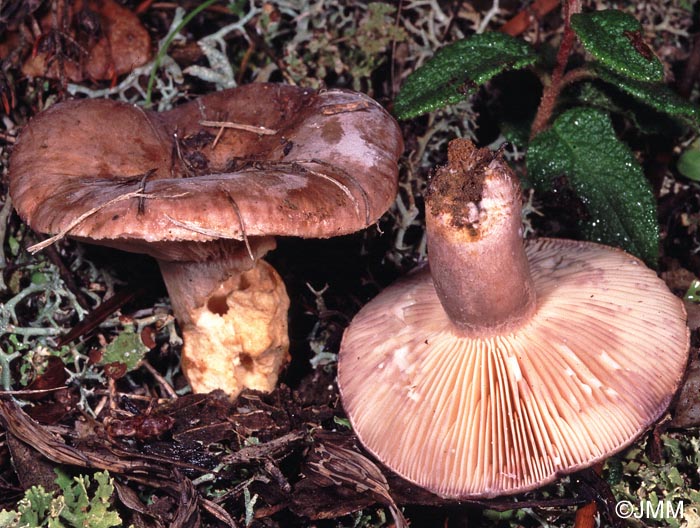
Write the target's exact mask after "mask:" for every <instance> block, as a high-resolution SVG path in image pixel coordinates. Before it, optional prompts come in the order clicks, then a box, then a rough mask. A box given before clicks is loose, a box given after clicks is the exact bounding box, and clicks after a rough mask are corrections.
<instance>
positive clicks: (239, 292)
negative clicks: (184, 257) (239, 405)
mask: <svg viewBox="0 0 700 528" xmlns="http://www.w3.org/2000/svg"><path fill="white" fill-rule="evenodd" d="M251 246H252V251H253V254H254V256H255V259H251V258H250V256H249V254H248V248H246V246H245V245H243V244H242V243H241V244H237V245H235V246H234V249H233V250H231V251H228V252H226V253H225V254H224V255H223V256H220V257H219V258H216V259H212V260H208V261H205V262H196V261H194V262H174V261H167V260H159V261H158V263H159V264H160V269H161V272H162V274H163V279H164V280H165V284H166V286H167V288H168V293H169V295H170V300H171V303H172V306H173V312H174V313H175V317H176V318H177V320H178V322H179V323H180V326H181V329H182V334H183V338H184V346H183V349H182V370H183V373H184V374H185V376H186V377H187V379H188V381H189V382H190V385H192V390H193V391H194V392H209V391H212V390H215V389H222V390H224V391H225V392H227V393H228V394H229V395H230V396H231V397H234V398H235V397H236V396H237V395H238V393H239V392H240V391H241V390H242V389H244V388H250V389H254V390H261V391H271V390H272V389H273V388H274V386H275V384H276V383H277V377H278V374H279V371H280V370H281V368H282V366H283V365H284V364H285V363H286V362H287V359H288V349H289V338H288V336H287V310H288V308H289V298H288V297H287V292H286V290H285V287H284V283H283V282H282V279H281V278H280V276H279V275H278V274H277V272H276V271H275V270H274V268H273V267H272V266H270V265H269V264H268V263H267V262H265V261H263V260H261V259H260V258H259V257H261V256H262V255H264V254H265V253H266V252H267V251H268V250H269V249H272V248H274V240H273V239H272V238H257V239H253V240H252V241H251Z"/></svg>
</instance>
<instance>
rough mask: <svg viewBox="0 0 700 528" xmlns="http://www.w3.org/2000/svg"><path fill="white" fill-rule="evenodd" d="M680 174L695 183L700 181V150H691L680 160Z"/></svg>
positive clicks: (696, 148)
mask: <svg viewBox="0 0 700 528" xmlns="http://www.w3.org/2000/svg"><path fill="white" fill-rule="evenodd" d="M677 167H678V172H680V173H681V174H682V175H683V176H685V177H686V178H688V179H689V180H693V181H700V149H698V147H697V146H695V148H690V149H688V150H686V151H685V152H683V154H681V157H680V158H678V165H677Z"/></svg>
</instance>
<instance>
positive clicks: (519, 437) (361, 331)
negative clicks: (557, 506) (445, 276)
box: [338, 239, 689, 498]
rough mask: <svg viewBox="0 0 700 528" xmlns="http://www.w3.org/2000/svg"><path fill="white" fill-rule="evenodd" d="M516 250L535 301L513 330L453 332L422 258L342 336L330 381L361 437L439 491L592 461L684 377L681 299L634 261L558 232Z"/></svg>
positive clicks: (492, 487) (459, 491) (624, 437)
mask: <svg viewBox="0 0 700 528" xmlns="http://www.w3.org/2000/svg"><path fill="white" fill-rule="evenodd" d="M526 252H527V255H528V258H529V262H530V269H531V274H532V279H533V283H534V287H535V291H536V294H537V299H538V301H537V308H536V311H535V313H534V315H533V316H532V318H531V320H530V321H529V322H527V323H526V324H525V325H523V326H522V327H521V328H519V329H517V330H515V331H513V332H510V333H508V334H506V335H494V336H491V337H482V338H470V337H460V336H459V335H457V334H456V333H455V327H454V325H453V324H452V323H451V321H450V320H449V318H448V317H447V315H446V313H445V311H444V309H443V308H442V305H441V304H440V301H439V299H438V297H437V294H436V292H435V288H434V286H433V282H432V279H431V277H430V273H429V271H428V269H427V268H423V269H422V270H421V271H418V272H417V273H413V274H412V275H410V276H409V277H407V278H405V279H404V280H402V281H399V282H398V283H396V284H395V285H393V286H391V287H389V288H388V289H386V290H385V291H384V292H382V293H381V294H380V295H378V296H377V297H376V298H375V299H374V300H373V301H371V302H370V303H369V304H368V305H366V306H365V307H364V308H363V309H362V310H361V311H360V312H359V313H358V315H357V316H356V317H355V319H353V322H352V325H351V326H350V327H349V328H348V330H347V331H346V334H345V336H344V339H343V344H342V348H341V351H340V361H339V366H338V383H339V386H340V388H341V393H342V397H343V404H344V406H345V409H346V410H347V412H348V415H349V416H350V418H351V421H352V424H353V426H354V429H355V430H356V432H357V434H358V436H359V437H360V439H361V441H362V443H363V444H364V445H365V446H366V447H367V448H368V449H369V450H370V451H371V452H373V453H374V454H375V455H376V456H377V457H378V458H379V459H380V460H382V461H383V462H384V463H385V464H386V465H387V466H389V467H390V468H391V469H393V470H394V471H396V472H397V473H398V474H400V475H401V476H403V477H405V478H406V479H408V480H410V481H412V482H414V483H416V484H418V485H420V486H422V487H425V488H427V489H429V490H431V491H433V492H435V493H437V494H439V495H441V496H445V497H455V498H467V497H492V496H496V495H502V494H507V493H516V492H522V491H526V490H530V489H533V488H536V487H539V486H541V485H542V484H544V483H547V482H549V481H551V480H553V479H555V478H556V477H557V475H560V474H562V473H569V472H572V471H575V470H577V469H579V468H582V467H585V466H589V465H591V464H593V463H595V462H596V461H598V460H601V459H603V458H605V457H607V456H609V455H610V454H612V453H614V452H616V451H619V450H620V449H622V448H624V447H625V446H627V445H629V444H630V443H631V442H632V441H633V440H634V439H635V438H636V437H637V436H638V435H639V434H640V433H641V432H642V431H644V429H646V428H647V427H648V426H649V425H650V424H652V423H653V422H654V421H655V420H656V419H657V418H658V417H659V416H660V415H661V414H662V413H663V411H664V410H665V409H666V407H667V406H668V404H669V402H670V400H671V397H672V396H673V393H674V391H675V390H676V387H677V386H678V384H679V382H680V380H681V377H682V375H683V371H684V368H685V365H686V361H687V350H688V339H689V337H688V329H687V327H686V326H685V313H684V310H683V305H682V303H681V301H680V299H678V298H677V297H675V296H674V295H673V294H671V293H670V292H669V291H668V289H667V288H666V286H665V284H664V283H663V282H662V281H661V280H660V279H659V278H658V277H657V276H656V274H655V273H654V272H653V271H652V270H650V269H648V268H646V266H644V264H643V263H642V262H640V261H639V260H637V259H636V258H634V257H632V256H630V255H628V254H626V253H624V252H622V251H619V250H615V249H611V248H608V247H605V246H601V245H597V244H593V243H584V242H574V241H567V240H553V239H541V240H536V241H534V242H531V243H529V244H528V245H527V247H526ZM378 329H381V331H378ZM388 409H390V411H388Z"/></svg>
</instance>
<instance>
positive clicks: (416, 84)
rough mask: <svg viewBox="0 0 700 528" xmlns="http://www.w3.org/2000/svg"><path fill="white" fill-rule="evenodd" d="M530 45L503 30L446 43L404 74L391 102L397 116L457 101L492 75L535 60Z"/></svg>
mask: <svg viewBox="0 0 700 528" xmlns="http://www.w3.org/2000/svg"><path fill="white" fill-rule="evenodd" d="M536 58H537V57H536V56H535V54H534V52H533V51H532V49H531V48H530V47H529V46H528V45H527V44H526V43H525V42H522V41H520V40H517V39H515V38H513V37H510V36H508V35H505V34H503V33H497V32H493V33H482V34H479V35H474V36H472V37H470V38H468V39H464V40H459V41H457V42H453V43H452V44H448V45H447V46H445V47H444V48H442V49H440V50H438V52H437V53H436V54H435V55H434V56H433V57H432V58H431V59H429V60H428V61H427V62H426V63H425V64H423V66H421V67H420V68H418V69H417V70H416V71H415V72H413V73H412V74H411V75H409V76H408V78H407V79H406V82H405V83H404V85H403V86H402V87H401V91H400V92H399V95H398V96H397V97H396V101H395V102H394V112H395V114H396V116H397V117H398V118H399V119H410V118H412V117H416V116H418V115H421V114H424V113H426V112H430V111H432V110H436V109H437V108H442V107H445V106H448V105H450V104H454V103H458V102H459V101H461V100H463V99H464V97H465V96H466V95H468V94H471V93H473V92H474V91H476V89H477V88H478V87H479V86H480V85H482V84H484V83H485V82H487V81H488V80H489V79H491V78H492V77H494V76H495V75H497V74H499V73H501V72H503V71H506V70H512V69H518V68H524V67H525V66H528V65H530V64H532V63H533V62H535V60H536Z"/></svg>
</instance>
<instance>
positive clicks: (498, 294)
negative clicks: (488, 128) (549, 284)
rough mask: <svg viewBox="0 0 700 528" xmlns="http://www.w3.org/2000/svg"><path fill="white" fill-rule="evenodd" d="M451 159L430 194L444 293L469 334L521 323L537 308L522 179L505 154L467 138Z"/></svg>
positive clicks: (432, 236)
mask: <svg viewBox="0 0 700 528" xmlns="http://www.w3.org/2000/svg"><path fill="white" fill-rule="evenodd" d="M448 159H449V162H448V165H447V166H446V167H443V168H441V169H439V170H438V171H437V172H436V174H435V176H434V177H433V178H432V179H431V181H430V185H429V188H428V192H427V194H426V229H427V233H428V258H429V261H430V272H431V275H432V277H433V282H434V283H435V289H436V290H437V294H438V297H439V298H440V301H441V303H442V305H443V307H444V309H445V311H446V312H447V314H448V316H449V318H450V320H451V321H452V322H453V323H454V325H455V326H456V327H457V328H458V329H459V330H460V331H461V332H463V333H464V334H465V335H471V336H483V335H490V334H492V333H494V332H496V331H498V332H503V331H507V330H508V329H509V328H516V327H517V326H519V325H520V324H522V323H523V322H524V321H525V320H527V319H528V318H529V317H530V315H531V314H532V311H533V310H534V307H535V293H534V289H533V286H532V279H531V277H530V271H529V266H528V262H527V257H526V255H525V249H524V246H523V239H522V224H521V217H520V211H521V202H520V188H519V184H518V180H517V178H516V177H515V176H514V175H513V173H512V171H511V169H510V167H508V165H507V164H506V163H505V162H504V161H503V159H502V158H501V156H499V155H496V156H494V155H493V153H491V152H490V151H488V150H487V149H476V148H475V147H474V146H473V145H472V144H471V143H470V142H469V141H467V140H463V139H457V140H454V141H452V142H451V143H450V145H449V151H448Z"/></svg>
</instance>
